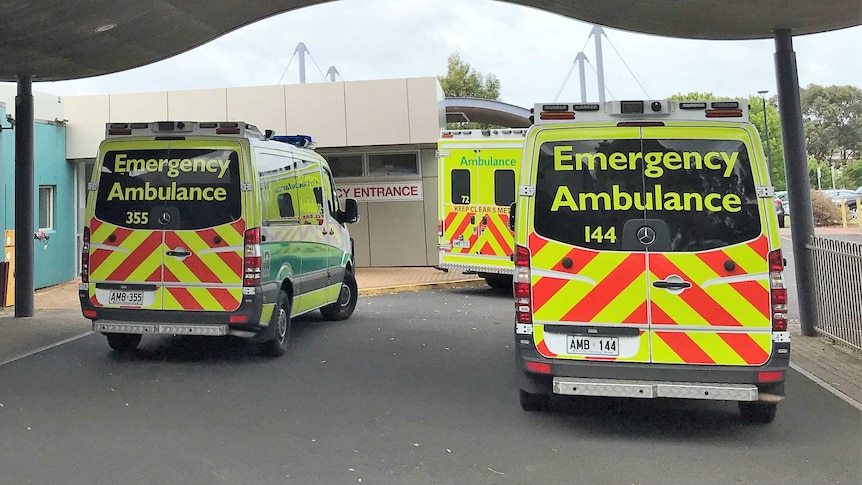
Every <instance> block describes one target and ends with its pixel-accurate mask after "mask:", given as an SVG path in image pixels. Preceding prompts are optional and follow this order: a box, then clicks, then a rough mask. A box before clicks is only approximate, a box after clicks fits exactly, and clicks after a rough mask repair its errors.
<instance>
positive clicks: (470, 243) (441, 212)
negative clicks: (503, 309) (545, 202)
mask: <svg viewBox="0 0 862 485" xmlns="http://www.w3.org/2000/svg"><path fill="white" fill-rule="evenodd" d="M526 132H527V130H526V129H520V128H514V129H487V130H446V131H443V132H442V133H441V137H440V140H439V141H438V143H437V169H438V173H437V175H438V183H439V192H438V193H439V194H440V195H439V199H438V200H439V202H438V219H437V237H438V246H437V248H438V253H439V262H438V268H441V269H444V270H450V269H457V270H461V271H463V272H465V273H476V274H478V275H479V276H480V277H482V278H484V279H485V281H486V282H487V283H488V285H489V286H491V287H492V288H511V286H512V272H513V271H514V265H513V264H512V254H513V247H514V246H513V236H512V231H511V230H510V229H509V227H508V225H509V224H508V223H509V206H510V205H511V204H512V202H514V201H515V186H516V183H517V182H516V180H517V177H518V170H519V168H520V165H521V157H522V155H523V151H524V135H525V134H526Z"/></svg>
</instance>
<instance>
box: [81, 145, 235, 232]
mask: <svg viewBox="0 0 862 485" xmlns="http://www.w3.org/2000/svg"><path fill="white" fill-rule="evenodd" d="M97 200H98V201H97V204H96V217H98V218H99V219H101V220H103V221H106V222H109V223H111V224H116V225H118V226H124V227H130V228H149V229H171V230H177V229H203V228H206V227H212V226H217V225H221V224H226V223H229V222H233V221H236V220H238V219H239V218H240V216H241V206H240V180H239V157H238V155H237V153H236V152H235V151H232V150H210V149H173V150H169V149H155V150H124V151H112V152H108V153H106V154H105V157H104V161H103V163H102V173H101V175H100V179H99V191H98V199H97Z"/></svg>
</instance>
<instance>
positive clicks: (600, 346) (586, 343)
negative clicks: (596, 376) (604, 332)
mask: <svg viewBox="0 0 862 485" xmlns="http://www.w3.org/2000/svg"><path fill="white" fill-rule="evenodd" d="M566 351H567V352H568V353H569V354H574V355H610V356H617V355H620V342H619V337H594V336H587V335H567V336H566Z"/></svg>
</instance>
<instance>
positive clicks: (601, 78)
mask: <svg viewBox="0 0 862 485" xmlns="http://www.w3.org/2000/svg"><path fill="white" fill-rule="evenodd" d="M591 33H592V35H594V36H596V71H598V72H597V73H596V76H597V77H598V84H599V103H601V104H602V105H604V104H605V62H604V59H603V58H602V35H604V33H605V31H604V30H603V29H602V28H601V27H599V26H598V25H595V26H593V30H592V32H591Z"/></svg>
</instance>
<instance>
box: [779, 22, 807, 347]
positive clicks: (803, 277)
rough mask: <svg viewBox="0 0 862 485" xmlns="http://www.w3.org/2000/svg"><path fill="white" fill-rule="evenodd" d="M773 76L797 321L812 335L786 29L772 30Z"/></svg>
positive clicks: (801, 168) (798, 120) (797, 117)
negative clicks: (785, 189)
mask: <svg viewBox="0 0 862 485" xmlns="http://www.w3.org/2000/svg"><path fill="white" fill-rule="evenodd" d="M774 37H775V77H776V80H777V81H778V107H779V114H780V115H781V132H782V135H783V139H784V169H785V171H786V172H787V197H788V200H789V201H790V207H792V208H793V211H792V212H791V213H790V221H791V224H790V225H791V227H792V231H791V236H792V246H793V259H794V263H795V265H796V290H797V296H798V298H799V321H800V324H801V326H802V334H803V335H806V336H809V337H810V336H813V335H815V334H816V332H815V328H816V326H817V303H816V301H815V296H816V295H815V290H814V277H815V275H814V261H813V260H812V257H811V251H810V250H808V248H806V247H805V244H806V243H807V242H808V240H809V239H810V238H811V237H812V236H814V215H813V213H812V212H811V189H810V188H809V180H808V160H807V158H806V156H805V134H804V132H803V129H802V105H801V102H800V99H799V78H798V75H797V69H796V53H794V52H793V35H792V33H791V32H790V30H789V29H780V30H776V31H775V35H774Z"/></svg>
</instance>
